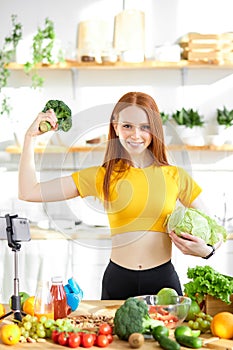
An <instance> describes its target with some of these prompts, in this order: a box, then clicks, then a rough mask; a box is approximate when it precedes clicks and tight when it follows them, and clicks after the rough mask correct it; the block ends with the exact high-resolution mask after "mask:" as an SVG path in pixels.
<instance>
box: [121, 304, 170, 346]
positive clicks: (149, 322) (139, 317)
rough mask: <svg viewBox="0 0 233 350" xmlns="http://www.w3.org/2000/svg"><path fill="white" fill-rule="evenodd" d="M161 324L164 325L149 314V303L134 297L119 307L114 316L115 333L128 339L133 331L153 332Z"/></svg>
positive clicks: (123, 338)
mask: <svg viewBox="0 0 233 350" xmlns="http://www.w3.org/2000/svg"><path fill="white" fill-rule="evenodd" d="M159 325H163V322H161V321H157V320H153V319H152V318H151V317H150V316H149V313H148V307H147V305H146V304H145V303H144V302H143V301H142V300H139V299H137V298H133V297H131V298H128V299H127V300H126V301H125V302H124V304H123V305H121V306H120V307H119V308H118V309H117V311H116V314H115V317H114V331H115V334H116V335H117V336H118V337H119V338H120V339H122V340H128V338H129V336H130V335H131V334H132V333H142V334H145V333H151V330H152V329H153V328H154V327H157V326H159Z"/></svg>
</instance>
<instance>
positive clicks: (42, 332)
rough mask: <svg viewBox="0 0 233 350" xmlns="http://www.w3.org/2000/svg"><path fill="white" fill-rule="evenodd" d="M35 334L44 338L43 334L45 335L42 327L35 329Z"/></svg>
mask: <svg viewBox="0 0 233 350" xmlns="http://www.w3.org/2000/svg"><path fill="white" fill-rule="evenodd" d="M36 334H37V335H38V337H39V338H45V336H46V333H45V331H44V330H42V329H37V332H36Z"/></svg>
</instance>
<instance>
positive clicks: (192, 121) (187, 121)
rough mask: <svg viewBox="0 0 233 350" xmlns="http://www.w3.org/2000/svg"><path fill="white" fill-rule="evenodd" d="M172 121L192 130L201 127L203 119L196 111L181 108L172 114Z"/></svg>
mask: <svg viewBox="0 0 233 350" xmlns="http://www.w3.org/2000/svg"><path fill="white" fill-rule="evenodd" d="M172 119H174V121H175V122H176V123H177V125H183V126H185V127H187V128H190V129H192V128H194V127H195V126H199V127H200V126H203V125H204V120H203V117H202V116H201V115H200V114H199V112H198V111H195V110H193V109H192V108H190V109H185V108H182V109H181V110H177V111H176V112H175V113H173V114H172Z"/></svg>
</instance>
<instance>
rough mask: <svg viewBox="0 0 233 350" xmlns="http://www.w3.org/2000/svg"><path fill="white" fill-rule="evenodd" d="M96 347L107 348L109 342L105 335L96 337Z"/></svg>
mask: <svg viewBox="0 0 233 350" xmlns="http://www.w3.org/2000/svg"><path fill="white" fill-rule="evenodd" d="M96 345H97V346H99V347H100V348H105V347H106V346H108V345H109V341H108V338H107V335H105V334H100V335H98V336H97V339H96Z"/></svg>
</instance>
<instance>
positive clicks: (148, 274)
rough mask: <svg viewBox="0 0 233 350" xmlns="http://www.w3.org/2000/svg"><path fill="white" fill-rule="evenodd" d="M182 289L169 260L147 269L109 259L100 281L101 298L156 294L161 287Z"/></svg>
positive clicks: (179, 291) (180, 292) (123, 298)
mask: <svg viewBox="0 0 233 350" xmlns="http://www.w3.org/2000/svg"><path fill="white" fill-rule="evenodd" d="M165 287H167V288H173V289H175V290H176V291H177V293H178V294H179V295H182V294H183V293H182V289H181V285H180V281H179V277H178V275H177V273H176V271H175V269H174V266H173V265H172V263H171V260H169V261H168V262H166V263H165V264H162V265H160V266H157V267H154V268H151V269H147V270H130V269H126V268H124V267H122V266H120V265H117V264H115V263H114V262H112V261H111V260H110V262H109V264H108V266H107V268H106V270H105V273H104V276H103V281H102V295H101V299H102V300H125V299H127V298H129V297H133V296H138V295H146V294H157V293H158V291H159V290H160V289H162V288H165Z"/></svg>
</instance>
